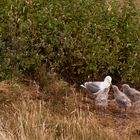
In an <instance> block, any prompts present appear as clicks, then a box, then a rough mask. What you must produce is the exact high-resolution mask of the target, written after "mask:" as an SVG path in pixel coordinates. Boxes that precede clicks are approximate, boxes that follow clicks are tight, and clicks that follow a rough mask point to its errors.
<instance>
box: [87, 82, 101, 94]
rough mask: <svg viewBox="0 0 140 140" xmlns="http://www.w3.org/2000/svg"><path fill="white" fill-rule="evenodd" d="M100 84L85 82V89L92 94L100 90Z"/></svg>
mask: <svg viewBox="0 0 140 140" xmlns="http://www.w3.org/2000/svg"><path fill="white" fill-rule="evenodd" d="M100 85H101V82H86V83H85V87H86V89H87V90H89V91H90V92H92V93H95V92H98V91H99V90H100Z"/></svg>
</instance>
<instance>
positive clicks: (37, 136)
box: [0, 100, 115, 140]
mask: <svg viewBox="0 0 140 140" xmlns="http://www.w3.org/2000/svg"><path fill="white" fill-rule="evenodd" d="M0 139H1V140H97V139H101V140H109V139H110V140H112V139H115V136H114V134H113V133H110V132H108V131H107V130H106V129H103V127H101V126H100V125H99V124H98V122H97V120H96V119H95V117H94V114H92V113H89V114H88V115H87V114H85V113H84V112H83V111H82V110H78V109H77V110H76V111H75V112H74V113H73V114H71V115H70V116H61V115H60V116H57V115H55V114H54V113H52V112H50V110H49V109H48V108H46V107H45V102H43V101H33V100H23V101H21V102H19V103H18V104H15V103H13V104H12V105H11V107H5V111H4V112H3V117H1V118H0Z"/></svg>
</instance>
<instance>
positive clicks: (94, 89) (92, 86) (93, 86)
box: [81, 76, 112, 95]
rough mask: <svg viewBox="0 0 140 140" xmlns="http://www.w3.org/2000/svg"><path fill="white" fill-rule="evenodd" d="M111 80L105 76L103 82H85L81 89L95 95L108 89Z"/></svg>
mask: <svg viewBox="0 0 140 140" xmlns="http://www.w3.org/2000/svg"><path fill="white" fill-rule="evenodd" d="M111 81H112V78H111V77H110V76H106V77H105V79H104V81H100V82H99V81H97V82H85V83H84V85H81V87H83V88H85V89H87V90H88V91H90V92H91V93H93V94H94V95H97V94H98V93H99V91H100V90H104V89H105V88H109V87H110V85H111Z"/></svg>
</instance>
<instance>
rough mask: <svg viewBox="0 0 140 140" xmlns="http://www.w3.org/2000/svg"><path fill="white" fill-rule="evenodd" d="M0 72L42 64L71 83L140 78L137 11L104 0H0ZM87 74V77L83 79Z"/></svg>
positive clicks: (34, 70)
mask: <svg viewBox="0 0 140 140" xmlns="http://www.w3.org/2000/svg"><path fill="white" fill-rule="evenodd" d="M2 4H3V7H2V8H1V9H0V10H1V15H0V19H1V21H2V22H0V31H1V32H0V58H1V60H2V61H1V62H0V67H1V68H0V76H1V78H2V79H5V78H9V77H11V76H12V75H18V74H19V75H20V74H23V73H24V74H28V75H31V76H35V73H39V72H38V71H37V70H38V67H40V66H41V65H42V64H44V63H46V64H47V66H48V67H49V69H51V70H52V69H53V70H54V71H56V72H57V73H59V74H60V75H61V76H62V77H63V78H64V79H66V80H67V81H69V82H71V83H77V84H79V83H80V82H82V81H85V80H90V79H93V78H94V79H100V78H103V77H104V76H105V75H108V74H109V75H111V76H112V77H113V79H114V81H115V82H120V81H124V82H130V83H133V84H136V85H138V84H139V82H140V72H139V69H140V63H139V62H140V61H139V60H140V46H139V43H140V40H139V38H140V24H139V20H140V17H139V15H140V12H139V10H138V9H136V7H135V5H133V3H131V2H128V3H125V4H122V3H121V2H117V1H114V2H109V1H105V0H101V1H95V0H84V1H83V0H77V1H76V0H65V1H64V0H54V1H52V0H50V1H45V0H40V1H39V0H34V1H24V0H21V1H18V0H10V1H8V0H3V2H2ZM87 77H90V79H87Z"/></svg>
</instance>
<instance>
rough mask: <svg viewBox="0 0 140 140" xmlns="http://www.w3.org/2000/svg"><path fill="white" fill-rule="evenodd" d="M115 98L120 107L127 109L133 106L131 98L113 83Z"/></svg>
mask: <svg viewBox="0 0 140 140" xmlns="http://www.w3.org/2000/svg"><path fill="white" fill-rule="evenodd" d="M112 88H113V91H114V96H115V100H116V102H117V104H118V106H119V107H121V108H124V109H125V111H126V109H127V108H129V107H131V100H130V99H129V98H128V97H127V96H126V95H125V94H124V93H123V92H121V91H120V90H119V88H118V87H117V86H115V85H112Z"/></svg>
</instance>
